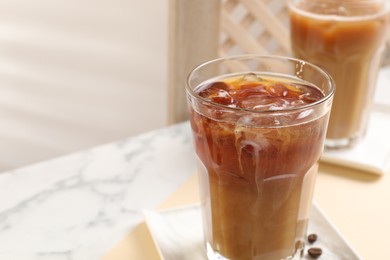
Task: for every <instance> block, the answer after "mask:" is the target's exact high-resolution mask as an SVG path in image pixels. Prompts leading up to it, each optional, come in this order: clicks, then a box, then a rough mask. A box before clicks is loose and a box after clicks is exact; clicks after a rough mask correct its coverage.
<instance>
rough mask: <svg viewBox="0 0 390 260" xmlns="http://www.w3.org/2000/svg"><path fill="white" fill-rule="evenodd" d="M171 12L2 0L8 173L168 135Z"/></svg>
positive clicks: (1, 112)
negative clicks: (145, 135)
mask: <svg viewBox="0 0 390 260" xmlns="http://www.w3.org/2000/svg"><path fill="white" fill-rule="evenodd" d="M167 12H168V6H167V1H166V0H163V1H152V0H35V1H30V0H0V171H3V170H7V169H12V168H15V167H20V166H23V165H27V164H30V163H33V162H37V161H42V160H46V159H49V158H53V157H56V156H59V155H63V154H66V153H70V152H74V151H77V150H80V149H85V148H88V147H92V146H95V145H99V144H102V143H106V142H110V141H114V140H117V139H121V138H125V137H128V136H131V135H134V134H138V133H141V132H144V131H148V130H151V129H154V128H158V127H161V126H164V125H165V124H166V118H167V115H166V110H167V109H166V106H167V104H166V102H167V98H166V95H167V94H166V81H167V80H166V77H167V48H168V47H167V23H168V22H167V19H168V18H167Z"/></svg>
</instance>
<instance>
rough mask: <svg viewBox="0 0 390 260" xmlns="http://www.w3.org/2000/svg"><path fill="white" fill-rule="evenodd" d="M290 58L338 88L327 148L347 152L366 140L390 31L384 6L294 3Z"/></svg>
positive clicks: (360, 0) (353, 1)
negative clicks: (302, 62)
mask: <svg viewBox="0 0 390 260" xmlns="http://www.w3.org/2000/svg"><path fill="white" fill-rule="evenodd" d="M289 7H290V21H291V23H290V27H291V44H292V52H293V54H294V56H295V57H297V58H299V59H304V60H307V61H309V62H311V63H313V64H316V65H318V66H319V67H321V68H323V69H325V70H327V71H328V72H329V73H330V74H331V75H332V77H333V79H334V80H335V82H336V87H337V93H336V94H335V98H334V102H333V108H332V113H331V116H330V121H329V127H328V134H327V139H326V142H325V145H326V147H327V148H329V149H338V148H347V147H351V146H353V145H354V144H356V143H357V142H358V141H359V140H360V139H362V138H363V137H364V135H365V131H366V128H367V124H368V119H369V112H370V108H371V102H372V99H373V93H374V90H375V85H376V82H377V75H378V70H379V68H380V64H381V56H382V53H383V50H384V47H385V41H386V33H387V27H388V1H387V0H292V1H290V3H289Z"/></svg>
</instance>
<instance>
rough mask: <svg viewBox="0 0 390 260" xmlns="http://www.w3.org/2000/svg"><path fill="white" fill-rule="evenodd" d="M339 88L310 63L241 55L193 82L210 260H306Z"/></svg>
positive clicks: (204, 68) (205, 68) (197, 73)
mask: <svg viewBox="0 0 390 260" xmlns="http://www.w3.org/2000/svg"><path fill="white" fill-rule="evenodd" d="M333 93H334V84H333V81H332V78H331V77H330V76H329V74H328V73H327V72H325V71H323V70H322V69H320V68H318V67H316V66H314V65H312V64H310V63H308V62H305V61H302V60H297V59H292V58H285V57H273V56H268V57H267V56H238V57H228V58H222V59H217V60H213V61H210V62H207V63H205V64H202V65H200V66H198V67H197V68H195V69H194V70H193V71H192V72H191V73H190V75H189V77H188V82H187V94H188V95H187V96H188V104H189V108H190V122H191V127H192V133H193V140H194V146H195V151H196V154H197V159H198V169H199V180H200V194H201V205H202V215H203V226H204V235H205V247H206V248H207V256H208V258H209V259H231V260H241V259H242V260H244V259H245V260H247V259H262V260H268V259H270V260H271V259H272V260H275V259H300V257H301V254H302V252H303V249H304V237H305V234H306V228H307V224H308V216H309V210H310V207H311V202H312V194H313V189H314V182H315V176H316V173H317V165H318V160H319V158H320V156H321V154H322V151H323V146H324V140H325V135H326V130H327V124H328V117H329V111H330V108H331V104H332V99H333Z"/></svg>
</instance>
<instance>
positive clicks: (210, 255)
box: [206, 241, 304, 260]
mask: <svg viewBox="0 0 390 260" xmlns="http://www.w3.org/2000/svg"><path fill="white" fill-rule="evenodd" d="M303 253H304V244H303V243H302V242H301V241H298V242H297V243H296V250H295V254H294V255H293V256H287V257H285V258H281V259H275V258H274V257H272V256H269V257H266V258H264V257H263V256H258V257H254V258H253V260H260V259H272V260H300V259H302V258H303ZM206 254H207V259H208V260H230V259H229V258H226V257H224V256H222V255H221V254H219V253H218V252H217V251H214V250H213V248H212V247H211V245H210V244H209V243H206ZM231 260H234V259H231Z"/></svg>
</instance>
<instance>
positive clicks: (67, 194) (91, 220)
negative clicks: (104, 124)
mask: <svg viewBox="0 0 390 260" xmlns="http://www.w3.org/2000/svg"><path fill="white" fill-rule="evenodd" d="M194 172H195V164H194V160H193V151H192V141H191V138H190V129H189V124H188V123H187V122H186V123H182V124H178V125H175V126H172V127H168V128H164V129H159V130H156V131H153V132H149V133H145V134H143V135H140V136H136V137H132V138H129V139H126V140H121V141H118V142H115V143H110V144H106V145H103V146H100V147H97V148H94V149H91V150H87V151H81V152H79V153H74V154H70V155H68V156H65V157H61V158H57V159H54V160H51V161H46V162H43V163H39V164H35V165H32V166H29V167H25V168H21V169H17V170H14V171H9V172H5V173H2V174H0V259H5V260H8V259H10V260H12V259H17V260H24V259H40V260H41V259H53V260H62V259H64V260H65V259H66V260H76V259H83V260H84V259H99V258H100V257H101V256H103V255H104V254H105V253H106V252H107V251H108V250H109V249H110V248H111V247H112V246H113V245H115V244H116V243H117V242H118V240H120V239H121V238H123V236H124V235H125V234H127V233H128V232H129V231H130V230H131V229H132V228H134V227H135V226H136V225H137V224H138V223H140V222H141V221H142V220H143V216H142V209H145V208H146V209H154V208H156V207H157V206H158V205H159V204H160V203H161V202H162V201H163V200H164V199H165V198H167V197H168V196H169V195H170V194H171V193H172V192H173V191H174V190H176V188H177V187H178V186H180V184H181V183H182V182H183V181H185V180H186V179H187V178H188V177H189V176H190V175H192V174H193V173H194Z"/></svg>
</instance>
